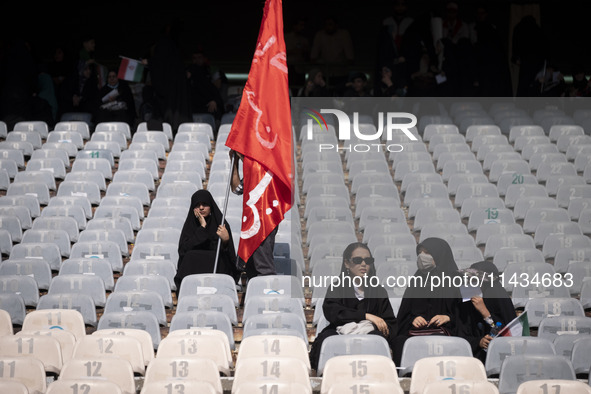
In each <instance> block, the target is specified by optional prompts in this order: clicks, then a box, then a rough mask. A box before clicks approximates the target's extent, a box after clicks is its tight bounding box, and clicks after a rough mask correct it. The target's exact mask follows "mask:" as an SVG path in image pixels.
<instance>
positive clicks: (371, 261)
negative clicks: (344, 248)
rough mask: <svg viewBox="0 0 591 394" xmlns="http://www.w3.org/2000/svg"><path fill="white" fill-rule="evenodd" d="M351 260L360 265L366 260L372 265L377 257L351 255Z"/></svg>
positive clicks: (366, 262)
mask: <svg viewBox="0 0 591 394" xmlns="http://www.w3.org/2000/svg"><path fill="white" fill-rule="evenodd" d="M350 261H351V262H352V263H353V264H355V265H359V264H361V263H363V262H364V261H365V264H367V265H372V264H373V262H374V261H375V259H374V258H373V257H351V259H350Z"/></svg>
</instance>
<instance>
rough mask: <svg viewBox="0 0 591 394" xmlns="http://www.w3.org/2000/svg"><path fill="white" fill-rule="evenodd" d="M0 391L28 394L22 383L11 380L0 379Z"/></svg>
mask: <svg viewBox="0 0 591 394" xmlns="http://www.w3.org/2000/svg"><path fill="white" fill-rule="evenodd" d="M0 391H2V392H3V393H12V394H29V389H28V388H27V386H25V384H24V383H21V382H19V381H18V380H12V379H10V380H9V379H0Z"/></svg>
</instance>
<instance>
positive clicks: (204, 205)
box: [174, 190, 240, 292]
mask: <svg viewBox="0 0 591 394" xmlns="http://www.w3.org/2000/svg"><path fill="white" fill-rule="evenodd" d="M221 222H222V212H221V211H220V209H219V208H218V206H217V204H216V203H215V201H214V199H213V196H212V195H211V193H210V192H208V191H207V190H197V191H196V192H195V193H194V194H193V196H192V197H191V207H190V209H189V213H188V214H187V219H186V220H185V224H184V226H183V229H182V231H181V236H180V239H179V249H178V251H179V261H178V266H177V274H176V276H175V278H174V281H175V284H176V286H177V292H178V291H180V285H181V281H182V280H183V278H184V277H185V276H187V275H191V274H202V273H213V268H214V264H215V255H216V250H217V246H218V240H219V239H221V245H220V252H219V258H218V265H217V270H216V273H218V274H228V275H231V276H232V277H234V279H236V280H238V278H239V277H240V272H239V271H238V270H237V269H236V251H235V250H234V242H233V240H232V231H231V229H230V225H229V224H228V222H227V221H224V224H223V225H221Z"/></svg>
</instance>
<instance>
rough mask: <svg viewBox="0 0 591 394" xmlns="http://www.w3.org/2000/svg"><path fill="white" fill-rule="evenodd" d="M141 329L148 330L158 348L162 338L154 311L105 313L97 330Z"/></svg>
mask: <svg viewBox="0 0 591 394" xmlns="http://www.w3.org/2000/svg"><path fill="white" fill-rule="evenodd" d="M121 329H140V330H143V331H146V332H147V333H148V334H149V335H150V338H151V340H152V347H153V349H158V345H159V344H160V341H161V340H162V334H161V332H160V324H159V323H158V319H157V318H156V316H155V315H154V314H153V313H150V312H146V311H132V312H109V313H103V314H102V315H101V317H100V319H99V321H98V325H97V330H116V331H119V330H121Z"/></svg>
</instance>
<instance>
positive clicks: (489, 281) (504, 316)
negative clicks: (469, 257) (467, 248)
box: [461, 261, 517, 362]
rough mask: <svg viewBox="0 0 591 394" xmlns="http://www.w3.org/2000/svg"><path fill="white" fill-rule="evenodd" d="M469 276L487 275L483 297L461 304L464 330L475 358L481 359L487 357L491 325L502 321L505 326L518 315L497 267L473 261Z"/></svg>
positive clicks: (462, 334) (484, 276) (481, 276)
mask: <svg viewBox="0 0 591 394" xmlns="http://www.w3.org/2000/svg"><path fill="white" fill-rule="evenodd" d="M465 273H466V274H467V275H476V276H477V277H478V278H484V280H483V281H482V286H481V290H482V296H480V297H476V296H475V297H472V298H471V299H470V301H466V302H464V303H462V309H461V311H462V313H461V320H462V333H461V336H462V337H464V338H466V340H467V341H468V342H470V346H472V352H473V354H474V357H477V358H478V359H480V360H481V361H482V362H484V361H485V360H486V349H488V346H489V344H490V341H491V340H492V337H491V336H490V329H491V327H493V326H495V325H496V324H497V323H501V326H502V327H504V326H506V325H507V323H509V322H511V320H513V319H515V318H516V317H517V314H516V313H515V307H514V306H513V301H511V297H509V294H508V293H507V291H506V290H505V289H504V288H503V285H502V284H501V282H500V281H499V279H498V276H499V270H498V268H497V267H496V266H495V265H494V264H493V263H491V262H489V261H480V262H478V263H474V264H472V265H471V266H470V268H469V269H467V270H465Z"/></svg>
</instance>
